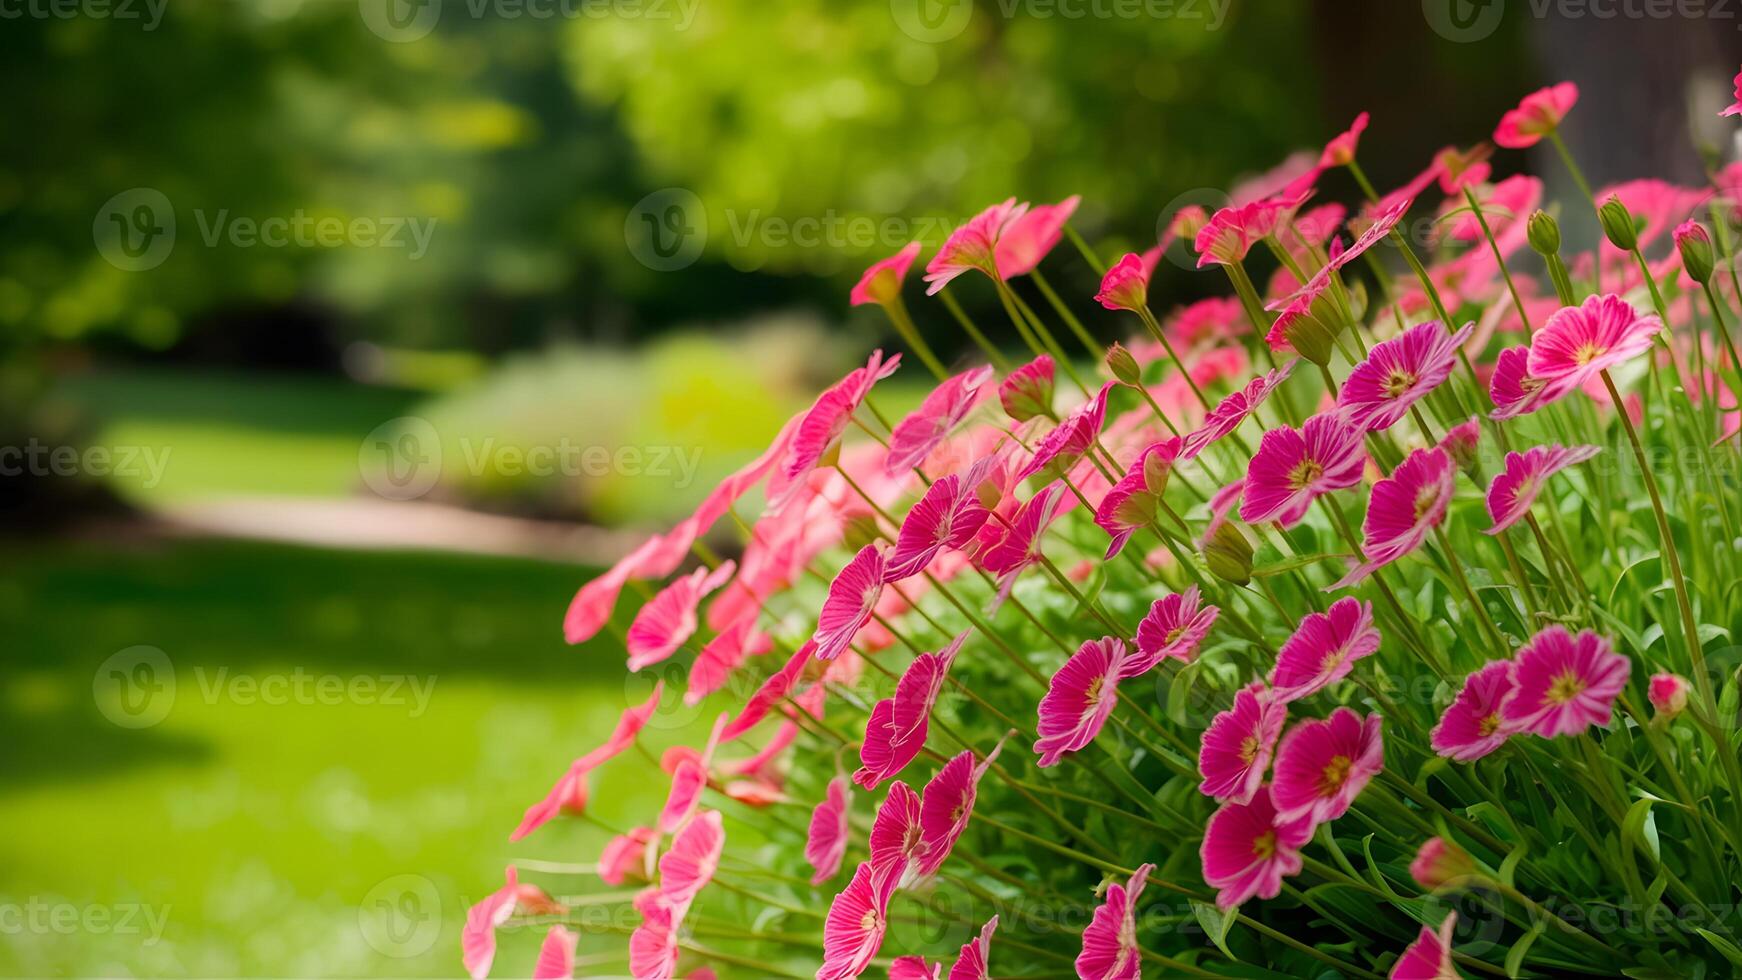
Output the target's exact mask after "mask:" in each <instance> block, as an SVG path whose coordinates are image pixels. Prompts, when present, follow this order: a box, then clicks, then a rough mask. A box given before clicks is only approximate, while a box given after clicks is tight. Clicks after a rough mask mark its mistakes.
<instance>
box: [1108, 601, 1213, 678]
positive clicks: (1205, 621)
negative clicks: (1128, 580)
mask: <svg viewBox="0 0 1742 980" xmlns="http://www.w3.org/2000/svg"><path fill="white" fill-rule="evenodd" d="M1201 601H1202V599H1201V597H1200V596H1199V595H1198V587H1197V586H1195V585H1191V586H1187V587H1186V590H1185V591H1184V592H1172V593H1169V594H1167V595H1164V596H1162V597H1161V598H1159V599H1157V600H1155V602H1154V603H1152V604H1151V605H1150V607H1149V613H1148V614H1147V615H1145V616H1144V617H1143V621H1142V622H1140V623H1138V624H1137V652H1136V653H1134V654H1132V655H1131V657H1130V659H1128V660H1126V661H1125V670H1124V673H1122V674H1121V675H1120V678H1119V679H1120V680H1125V679H1126V678H1130V677H1140V676H1142V675H1144V674H1147V673H1149V671H1150V670H1151V669H1153V668H1154V667H1155V665H1156V664H1158V663H1161V662H1162V661H1163V660H1165V659H1168V658H1172V659H1174V660H1178V661H1180V662H1181V663H1188V664H1189V663H1191V662H1192V661H1194V660H1196V659H1198V647H1199V646H1201V645H1202V644H1203V642H1204V637H1205V636H1208V635H1209V632H1210V627H1212V626H1214V625H1216V617H1217V616H1219V615H1221V612H1222V611H1221V610H1220V609H1217V608H1216V607H1215V606H1206V605H1201V604H1200V603H1201Z"/></svg>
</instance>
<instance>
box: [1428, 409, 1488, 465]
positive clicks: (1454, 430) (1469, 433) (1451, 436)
mask: <svg viewBox="0 0 1742 980" xmlns="http://www.w3.org/2000/svg"><path fill="white" fill-rule="evenodd" d="M1481 442H1482V422H1481V420H1480V419H1478V418H1476V416H1474V415H1472V416H1470V417H1469V418H1468V419H1466V420H1465V421H1463V422H1459V423H1458V424H1457V425H1454V426H1452V427H1451V428H1450V429H1447V430H1446V435H1445V438H1443V439H1441V440H1440V446H1439V448H1441V449H1443V450H1445V451H1446V455H1448V456H1450V457H1451V458H1452V462H1453V463H1456V464H1457V465H1458V467H1459V468H1461V469H1465V470H1469V471H1470V472H1472V473H1474V472H1475V466H1476V452H1477V449H1478V448H1479V447H1480V445H1481Z"/></svg>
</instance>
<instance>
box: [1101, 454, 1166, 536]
mask: <svg viewBox="0 0 1742 980" xmlns="http://www.w3.org/2000/svg"><path fill="white" fill-rule="evenodd" d="M1179 452H1180V438H1179V437H1178V436H1169V437H1168V438H1166V439H1163V440H1161V441H1160V442H1154V443H1150V445H1149V446H1148V447H1147V448H1145V449H1144V450H1143V452H1141V453H1139V454H1138V455H1137V459H1136V460H1135V461H1133V462H1132V464H1131V467H1130V469H1128V470H1126V471H1125V475H1124V476H1122V477H1120V479H1119V482H1118V483H1115V484H1113V486H1112V487H1111V488H1109V489H1108V491H1107V493H1106V495H1105V496H1103V497H1102V498H1101V503H1100V505H1099V506H1097V507H1096V508H1095V526H1096V527H1099V528H1100V529H1101V530H1103V531H1106V532H1107V535H1108V537H1110V538H1112V541H1111V542H1110V543H1109V544H1108V545H1107V554H1106V559H1107V560H1112V558H1113V556H1115V555H1117V554H1118V553H1119V552H1120V550H1121V549H1123V548H1124V547H1125V542H1126V541H1128V540H1130V539H1131V536H1132V535H1133V534H1136V533H1137V531H1138V529H1140V528H1142V527H1145V526H1147V525H1148V524H1149V522H1150V521H1152V520H1154V519H1155V513H1156V510H1157V509H1158V508H1159V506H1160V503H1161V494H1162V491H1163V490H1165V489H1167V478H1168V474H1169V473H1171V472H1172V471H1173V464H1174V460H1176V459H1177V458H1178V457H1179Z"/></svg>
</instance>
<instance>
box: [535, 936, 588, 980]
mask: <svg viewBox="0 0 1742 980" xmlns="http://www.w3.org/2000/svg"><path fill="white" fill-rule="evenodd" d="M580 940H581V937H580V936H578V935H576V934H575V933H573V932H570V931H569V930H567V929H564V928H563V927H562V926H551V927H550V931H549V932H547V933H545V934H544V945H542V946H540V947H539V949H538V961H537V962H536V963H534V964H533V966H532V980H569V978H570V977H573V976H574V975H575V947H576V946H577V945H579V944H580Z"/></svg>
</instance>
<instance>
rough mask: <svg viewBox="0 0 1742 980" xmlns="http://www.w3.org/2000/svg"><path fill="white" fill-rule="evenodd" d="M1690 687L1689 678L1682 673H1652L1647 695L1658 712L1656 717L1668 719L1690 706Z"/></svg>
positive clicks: (1647, 686)
mask: <svg viewBox="0 0 1742 980" xmlns="http://www.w3.org/2000/svg"><path fill="white" fill-rule="evenodd" d="M1690 687H1691V685H1690V684H1689V683H1688V679H1687V678H1686V677H1683V676H1681V675H1680V674H1669V673H1661V672H1660V673H1656V674H1652V675H1651V681H1650V683H1649V684H1647V685H1646V688H1645V696H1646V697H1647V698H1648V699H1650V701H1651V707H1652V708H1653V709H1654V710H1656V712H1657V714H1656V715H1655V716H1654V717H1656V718H1659V719H1662V720H1664V721H1668V720H1669V719H1671V718H1674V717H1675V716H1676V715H1679V714H1681V713H1682V711H1683V709H1685V708H1686V707H1687V706H1688V690H1689V689H1690Z"/></svg>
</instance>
